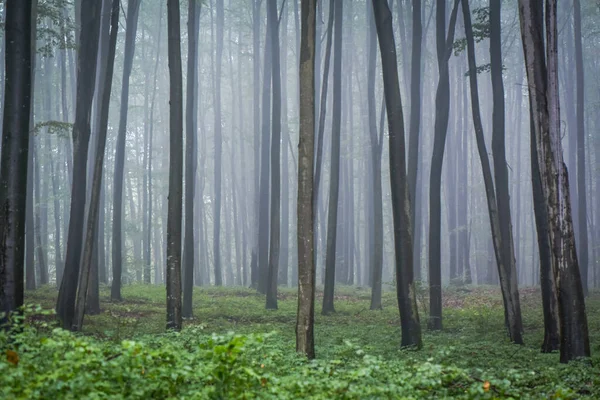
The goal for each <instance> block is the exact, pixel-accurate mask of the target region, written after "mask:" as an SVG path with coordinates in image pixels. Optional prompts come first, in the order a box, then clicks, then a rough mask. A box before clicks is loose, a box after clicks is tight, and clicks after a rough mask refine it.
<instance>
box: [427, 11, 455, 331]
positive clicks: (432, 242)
mask: <svg viewBox="0 0 600 400" xmlns="http://www.w3.org/2000/svg"><path fill="white" fill-rule="evenodd" d="M458 3H459V0H455V1H454V8H453V9H452V13H451V16H450V22H449V26H448V35H447V36H446V0H437V2H436V31H435V32H436V48H437V64H438V72H439V81H438V87H437V91H436V94H435V127H434V139H433V155H432V157H431V174H430V181H429V310H430V313H429V328H430V329H434V330H438V329H442V268H441V261H442V260H441V255H442V250H441V247H442V243H441V242H442V239H441V224H442V221H441V220H442V216H441V214H442V204H441V186H442V166H443V162H444V148H445V146H446V134H447V131H448V119H449V113H450V73H449V70H448V61H449V59H450V55H451V54H452V43H453V42H454V32H455V27H456V14H457V11H458Z"/></svg>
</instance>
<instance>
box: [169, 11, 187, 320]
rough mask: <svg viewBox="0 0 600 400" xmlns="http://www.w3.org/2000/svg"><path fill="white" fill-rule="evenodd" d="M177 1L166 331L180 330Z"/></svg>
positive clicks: (172, 31)
mask: <svg viewBox="0 0 600 400" xmlns="http://www.w3.org/2000/svg"><path fill="white" fill-rule="evenodd" d="M179 21H180V16H179V0H168V1H167V26H168V28H167V32H168V38H169V88H170V89H169V103H170V111H169V129H170V135H169V137H170V140H169V198H168V215H167V278H166V281H167V329H173V330H176V331H179V330H181V322H182V321H181V214H182V208H183V207H182V195H183V182H182V181H183V161H182V160H183V99H182V97H183V94H182V93H183V83H182V80H183V78H182V73H181V48H180V46H181V28H180V26H181V25H180V22H179Z"/></svg>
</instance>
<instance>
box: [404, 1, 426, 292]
mask: <svg viewBox="0 0 600 400" xmlns="http://www.w3.org/2000/svg"><path fill="white" fill-rule="evenodd" d="M422 42H423V23H422V21H421V0H413V2H412V49H411V51H412V54H411V61H410V98H411V102H410V128H409V130H410V133H409V135H410V136H409V141H408V185H409V189H410V204H411V205H412V215H411V221H413V225H412V228H413V235H412V237H413V239H414V238H415V236H416V235H415V233H416V232H417V228H416V226H417V219H416V215H417V213H416V210H417V208H419V207H420V205H419V204H417V202H416V197H417V175H418V174H417V172H418V168H419V133H420V130H421V102H422V101H423V100H422V98H421V97H422V96H421V53H422V49H421V45H422ZM417 243H418V241H417V240H414V244H417ZM419 250H420V249H419V248H418V247H416V246H415V248H414V251H415V252H417V255H416V256H415V257H414V259H413V263H414V266H413V270H414V274H415V279H417V280H420V279H421V257H420V256H419Z"/></svg>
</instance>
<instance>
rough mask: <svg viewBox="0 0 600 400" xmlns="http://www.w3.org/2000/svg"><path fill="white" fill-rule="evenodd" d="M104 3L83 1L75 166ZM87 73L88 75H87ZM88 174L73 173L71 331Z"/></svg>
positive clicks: (67, 285)
mask: <svg viewBox="0 0 600 400" xmlns="http://www.w3.org/2000/svg"><path fill="white" fill-rule="evenodd" d="M101 6H102V2H99V1H95V0H82V2H81V22H82V23H83V25H84V26H85V27H86V29H81V36H80V40H79V43H80V48H79V51H78V52H77V71H78V74H77V75H78V79H77V96H76V104H77V108H76V110H75V123H74V124H73V163H74V165H87V159H88V147H89V141H90V133H91V126H90V115H91V110H92V100H93V98H94V89H95V85H94V83H95V82H94V80H95V77H96V61H97V55H98V35H99V34H100V33H99V31H100V9H101ZM83 71H85V73H84V72H83ZM86 188H87V171H86V169H85V168H74V169H73V182H72V186H71V212H70V216H69V234H68V237H67V252H66V257H65V270H64V274H63V279H62V282H61V284H60V290H59V292H58V300H57V305H56V311H57V314H58V318H59V319H60V321H61V323H62V326H63V328H65V329H71V328H72V326H73V319H74V317H75V299H76V294H77V285H78V282H79V271H80V261H81V252H82V247H83V221H84V215H85V197H86V192H87V190H86Z"/></svg>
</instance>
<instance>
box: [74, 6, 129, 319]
mask: <svg viewBox="0 0 600 400" xmlns="http://www.w3.org/2000/svg"><path fill="white" fill-rule="evenodd" d="M119 5H120V1H119V0H113V1H112V8H111V14H110V15H111V18H110V37H109V38H108V54H107V62H106V70H105V76H104V77H102V79H101V82H103V86H102V87H101V88H98V89H99V90H100V91H101V93H100V95H99V96H98V101H100V103H101V105H100V117H99V120H98V126H97V128H98V137H97V146H98V147H97V148H96V149H95V152H96V155H95V160H94V168H93V170H94V173H93V178H92V193H91V196H90V205H89V210H88V217H87V227H86V231H85V245H84V248H83V260H82V269H81V274H80V275H79V283H78V287H79V288H78V292H77V302H76V304H75V321H74V322H73V327H72V328H73V330H75V331H80V330H81V329H82V327H83V317H84V312H85V302H86V294H87V292H88V282H89V280H90V279H91V277H90V276H91V272H93V271H92V263H93V261H92V257H93V252H94V248H95V247H97V243H98V242H97V239H98V238H97V232H98V214H99V209H100V194H101V191H102V171H103V166H104V154H105V149H106V136H107V131H108V111H109V106H110V94H111V90H112V78H113V71H114V64H115V51H116V46H117V33H118V30H119ZM104 40H106V38H105V39H104ZM96 265H97V264H96ZM95 272H96V274H97V271H95ZM96 282H97V280H96ZM90 290H91V288H90Z"/></svg>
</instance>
